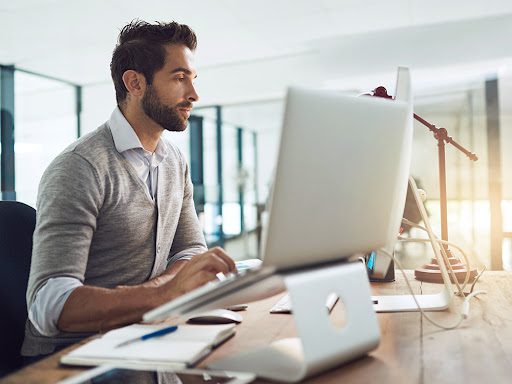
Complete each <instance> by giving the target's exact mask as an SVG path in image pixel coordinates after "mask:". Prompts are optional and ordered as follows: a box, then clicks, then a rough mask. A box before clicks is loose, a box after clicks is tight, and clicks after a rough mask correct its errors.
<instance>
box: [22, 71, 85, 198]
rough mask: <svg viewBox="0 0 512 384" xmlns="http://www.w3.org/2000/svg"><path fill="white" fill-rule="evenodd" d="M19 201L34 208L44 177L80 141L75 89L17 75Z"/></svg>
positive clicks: (53, 82) (24, 75) (70, 86)
mask: <svg viewBox="0 0 512 384" xmlns="http://www.w3.org/2000/svg"><path fill="white" fill-rule="evenodd" d="M14 84H15V129H14V134H15V136H14V140H15V144H14V150H15V174H16V178H15V183H16V184H15V185H16V199H17V200H18V201H22V202H24V203H26V204H28V205H31V206H33V207H35V204H36V197H37V188H38V185H39V180H40V179H41V176H42V174H43V172H44V170H45V169H46V167H48V165H49V164H50V163H51V161H52V160H53V159H54V158H55V157H56V156H57V155H58V154H59V153H60V152H61V151H62V150H63V149H64V148H65V147H66V146H68V145H69V144H70V143H72V142H73V141H74V140H76V138H77V115H76V99H75V87H74V86H72V85H69V84H65V83H63V82H60V81H57V80H52V79H48V78H44V77H40V76H37V75H34V74H30V73H24V72H21V71H16V72H15V82H14Z"/></svg>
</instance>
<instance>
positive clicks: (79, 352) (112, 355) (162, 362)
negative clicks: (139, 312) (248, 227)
mask: <svg viewBox="0 0 512 384" xmlns="http://www.w3.org/2000/svg"><path fill="white" fill-rule="evenodd" d="M165 327H166V325H162V324H158V325H147V324H133V325H129V326H126V327H123V328H119V329H116V330H113V331H110V332H107V333H106V334H105V335H103V336H102V337H100V338H99V339H94V340H92V341H90V342H88V343H87V344H85V345H83V346H81V347H79V348H77V349H75V350H73V351H72V352H70V353H68V354H67V355H64V356H62V358H61V359H60V362H61V363H62V364H70V365H88V366H91V365H100V364H120V365H123V366H126V365H129V366H132V367H133V366H135V367H137V366H139V367H153V366H154V367H172V368H184V367H187V366H192V365H194V364H195V363H197V362H198V361H199V360H201V359H202V358H203V357H205V356H206V355H208V354H209V353H210V352H211V350H212V349H213V348H215V347H216V346H217V345H219V344H221V343H222V342H224V341H225V340H227V339H228V338H230V337H231V336H232V335H233V334H234V333H235V324H222V325H188V324H187V325H180V326H179V327H178V329H177V330H176V331H175V332H173V333H169V334H167V335H164V336H161V337H156V338H153V339H149V340H145V341H140V342H136V343H133V344H130V345H127V346H124V347H117V346H118V345H119V344H120V343H122V342H123V341H126V340H130V339H133V338H137V337H140V336H142V335H145V334H148V333H150V332H153V331H156V330H159V329H161V328H165ZM116 347H117V348H116Z"/></svg>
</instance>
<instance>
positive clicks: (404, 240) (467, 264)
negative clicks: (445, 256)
mask: <svg viewBox="0 0 512 384" xmlns="http://www.w3.org/2000/svg"><path fill="white" fill-rule="evenodd" d="M398 241H401V242H405V243H408V242H411V243H430V239H424V238H421V237H420V238H407V237H402V236H398ZM436 241H437V242H438V243H440V244H446V245H450V246H452V247H453V248H456V249H457V250H458V251H459V252H460V254H461V255H462V257H463V258H464V262H465V265H466V277H465V278H464V282H463V283H462V287H461V286H459V285H458V284H457V290H458V294H459V295H461V293H463V292H464V289H465V288H466V286H467V285H468V282H469V278H470V276H471V275H470V271H471V267H470V264H469V259H468V256H467V255H466V253H465V252H464V251H463V250H462V248H460V247H459V246H458V245H456V244H454V243H452V242H450V241H445V240H441V239H438V238H437V237H436ZM448 269H449V270H450V271H453V268H452V266H451V263H448ZM453 273H455V272H454V271H453ZM452 276H453V275H452ZM454 279H455V278H454ZM455 281H457V280H455ZM457 282H458V281H457Z"/></svg>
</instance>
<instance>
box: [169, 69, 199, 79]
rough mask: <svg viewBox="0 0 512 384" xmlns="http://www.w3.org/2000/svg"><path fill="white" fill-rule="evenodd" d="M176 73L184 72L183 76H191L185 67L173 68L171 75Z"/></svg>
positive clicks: (190, 72)
mask: <svg viewBox="0 0 512 384" xmlns="http://www.w3.org/2000/svg"><path fill="white" fill-rule="evenodd" d="M177 72H185V74H187V75H188V76H192V71H191V70H190V69H187V68H185V67H178V68H174V69H173V70H172V71H171V73H177ZM196 77H197V75H195V76H194V78H196Z"/></svg>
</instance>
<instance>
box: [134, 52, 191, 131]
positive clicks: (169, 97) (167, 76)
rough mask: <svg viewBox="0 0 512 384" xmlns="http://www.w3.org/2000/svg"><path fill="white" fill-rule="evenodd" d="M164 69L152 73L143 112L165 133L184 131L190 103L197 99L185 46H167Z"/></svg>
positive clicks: (145, 94)
mask: <svg viewBox="0 0 512 384" xmlns="http://www.w3.org/2000/svg"><path fill="white" fill-rule="evenodd" d="M166 51H167V57H166V60H165V64H164V66H163V68H161V69H160V70H158V71H157V72H155V74H154V76H153V82H152V84H151V85H148V86H147V87H146V91H145V93H144V97H143V98H142V109H143V110H144V112H145V113H146V115H147V116H148V117H149V118H151V119H152V120H153V121H155V122H156V123H157V124H158V125H160V126H161V127H162V128H164V129H166V130H168V131H178V132H179V131H183V130H185V129H186V128H187V122H188V118H189V117H190V111H191V109H192V103H193V102H196V101H197V100H198V99H199V96H198V95H197V93H196V91H195V88H194V85H193V81H194V79H195V78H196V71H195V70H194V68H193V66H192V52H191V51H190V49H188V48H187V47H186V46H184V45H168V46H167V47H166Z"/></svg>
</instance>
